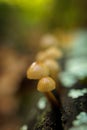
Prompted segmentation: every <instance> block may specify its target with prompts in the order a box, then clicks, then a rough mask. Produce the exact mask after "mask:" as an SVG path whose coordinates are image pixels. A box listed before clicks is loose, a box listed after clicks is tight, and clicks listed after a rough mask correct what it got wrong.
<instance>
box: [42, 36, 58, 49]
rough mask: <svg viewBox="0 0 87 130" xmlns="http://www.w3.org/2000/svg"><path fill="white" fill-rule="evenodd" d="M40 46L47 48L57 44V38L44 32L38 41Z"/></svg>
mask: <svg viewBox="0 0 87 130" xmlns="http://www.w3.org/2000/svg"><path fill="white" fill-rule="evenodd" d="M40 46H41V48H48V47H51V46H58V40H57V39H56V37H55V36H53V35H52V34H46V35H44V36H43V37H42V39H41V41H40Z"/></svg>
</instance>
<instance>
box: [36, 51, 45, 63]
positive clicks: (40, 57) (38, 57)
mask: <svg viewBox="0 0 87 130" xmlns="http://www.w3.org/2000/svg"><path fill="white" fill-rule="evenodd" d="M45 59H47V57H46V53H45V51H40V52H39V53H37V55H36V60H37V61H44V60H45Z"/></svg>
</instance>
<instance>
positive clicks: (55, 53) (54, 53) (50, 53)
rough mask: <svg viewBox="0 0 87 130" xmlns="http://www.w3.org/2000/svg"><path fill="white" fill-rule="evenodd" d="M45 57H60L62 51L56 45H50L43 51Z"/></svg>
mask: <svg viewBox="0 0 87 130" xmlns="http://www.w3.org/2000/svg"><path fill="white" fill-rule="evenodd" d="M45 53H46V57H47V58H51V59H58V58H61V57H62V52H61V50H59V49H58V48H56V47H50V48H49V49H47V50H46V51H45Z"/></svg>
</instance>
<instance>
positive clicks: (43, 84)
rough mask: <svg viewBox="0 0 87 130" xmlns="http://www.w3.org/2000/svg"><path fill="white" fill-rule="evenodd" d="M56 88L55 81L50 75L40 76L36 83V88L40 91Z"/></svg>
mask: <svg viewBox="0 0 87 130" xmlns="http://www.w3.org/2000/svg"><path fill="white" fill-rule="evenodd" d="M55 88H56V83H55V81H54V80H53V79H52V78H50V77H44V78H41V79H40V80H39V82H38V85H37V90H38V91H40V92H49V91H52V90H54V89H55Z"/></svg>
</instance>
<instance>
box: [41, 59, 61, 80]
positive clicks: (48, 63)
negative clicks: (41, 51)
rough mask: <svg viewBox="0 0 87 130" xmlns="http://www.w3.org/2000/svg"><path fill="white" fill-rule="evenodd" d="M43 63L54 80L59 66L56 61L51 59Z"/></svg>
mask: <svg viewBox="0 0 87 130" xmlns="http://www.w3.org/2000/svg"><path fill="white" fill-rule="evenodd" d="M43 63H44V64H45V65H46V66H47V67H48V68H49V71H50V76H51V77H52V78H53V79H55V80H56V79H57V75H58V72H59V71H60V66H59V64H58V63H57V61H55V60H53V59H47V60H45V61H44V62H43Z"/></svg>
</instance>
